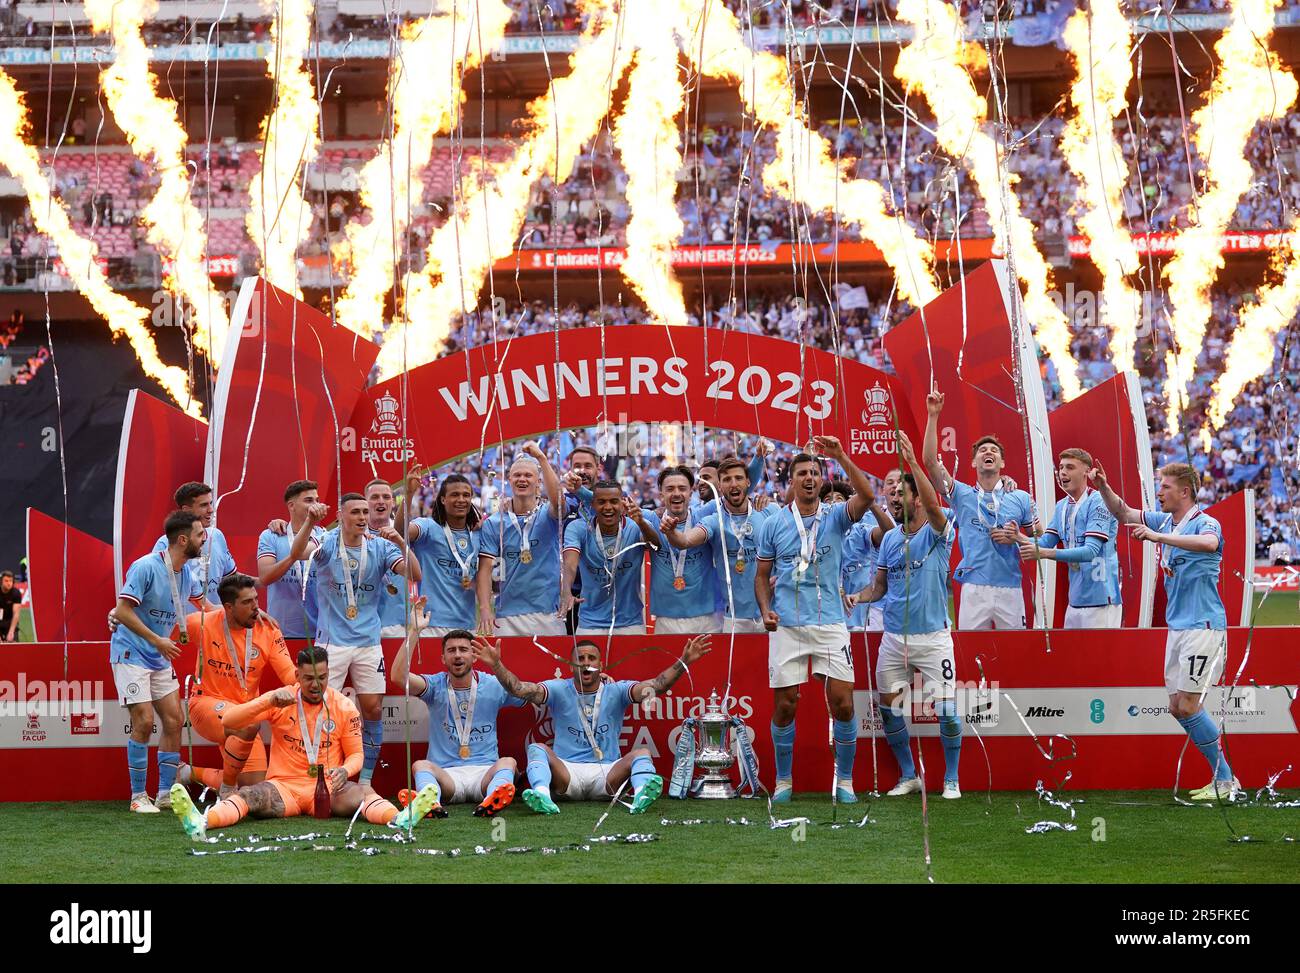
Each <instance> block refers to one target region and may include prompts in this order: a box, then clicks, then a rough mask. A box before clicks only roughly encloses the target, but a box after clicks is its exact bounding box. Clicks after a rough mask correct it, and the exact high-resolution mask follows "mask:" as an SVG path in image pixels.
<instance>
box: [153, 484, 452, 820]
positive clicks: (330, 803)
mask: <svg viewBox="0 0 1300 973" xmlns="http://www.w3.org/2000/svg"><path fill="white" fill-rule="evenodd" d="M353 496H356V497H357V498H358V500H360V501H361V502H364V498H363V497H361V496H360V494H353ZM357 527H358V530H360V528H361V523H360V522H358V524H357ZM297 661H298V665H297V668H296V670H295V672H294V680H295V681H294V684H293V685H289V686H281V687H280V688H279V689H273V690H271V691H270V692H267V693H263V694H262V695H261V696H258V697H257V698H255V699H253V700H250V701H249V702H247V703H240V704H238V705H236V706H231V707H230V708H229V709H227V710H226V711H225V712H224V713H223V714H222V716H221V722H222V724H223V725H224V726H225V728H226V729H227V730H231V731H238V730H243V729H246V728H248V727H250V726H256V725H257V724H259V723H261V722H262V721H263V720H266V721H267V722H268V723H270V724H271V759H270V765H269V767H268V770H267V773H266V780H264V781H262V782H261V783H259V784H252V785H250V786H248V787H241V788H240V789H239V790H237V791H235V793H233V794H230V795H228V796H226V797H224V798H222V799H221V800H220V801H218V802H217V803H216V804H214V805H213V806H212V807H210V808H208V810H207V811H206V812H201V811H199V809H198V808H196V807H195V806H194V802H193V801H192V800H191V799H190V795H189V793H188V792H187V791H186V790H185V788H184V787H183V786H182V785H180V784H177V785H176V786H174V787H173V788H172V790H171V798H172V801H171V803H172V810H173V811H174V812H175V813H176V816H177V817H178V818H179V819H180V821H181V826H182V827H183V828H184V829H185V833H186V834H187V835H189V836H190V838H191V839H192V840H194V841H204V840H206V838H207V831H208V828H228V827H230V826H231V825H232V824H236V823H238V822H239V821H242V820H243V819H244V818H245V817H247V816H248V815H250V814H251V815H252V816H253V817H255V818H291V817H296V816H297V815H299V814H313V813H316V812H317V803H316V799H317V795H318V787H317V783H318V781H319V780H320V779H321V778H322V777H323V778H324V779H325V782H326V788H325V790H326V793H324V794H322V795H320V796H321V798H322V803H323V804H324V805H325V806H323V807H320V808H319V812H320V813H321V814H323V815H328V816H329V817H336V818H350V817H352V816H353V815H354V814H358V813H359V814H360V816H361V817H363V818H364V819H365V820H366V821H369V822H370V823H371V824H390V825H391V826H392V827H394V828H409V827H414V826H415V825H416V824H417V823H418V822H419V820H420V819H421V818H423V817H424V816H425V815H426V814H427V813H428V812H429V809H430V808H432V807H433V805H434V804H435V803H437V798H438V795H437V793H436V792H435V789H434V788H433V787H426V788H425V789H424V790H422V791H421V792H420V793H419V794H418V795H417V796H416V798H415V800H413V801H412V802H411V804H410V806H409V807H407V808H404V809H403V810H401V811H398V810H397V808H396V807H394V806H393V805H392V804H391V803H389V802H388V801H386V800H384V799H383V798H382V797H380V796H379V795H378V794H376V793H374V791H372V790H370V788H368V787H366V786H364V785H362V784H358V783H356V782H355V781H352V780H349V779H348V778H350V777H351V776H352V775H354V774H355V773H356V772H357V771H358V770H360V769H361V762H362V744H361V715H360V714H359V713H358V712H357V708H356V707H355V706H354V705H352V701H351V700H350V699H348V698H347V697H346V696H344V695H343V694H342V693H341V692H339V691H338V690H336V689H333V688H332V687H330V686H329V681H330V661H329V655H328V653H327V652H326V651H325V649H323V648H321V647H320V646H319V645H315V646H308V647H307V648H305V649H303V650H301V651H300V652H299V653H298V660H297Z"/></svg>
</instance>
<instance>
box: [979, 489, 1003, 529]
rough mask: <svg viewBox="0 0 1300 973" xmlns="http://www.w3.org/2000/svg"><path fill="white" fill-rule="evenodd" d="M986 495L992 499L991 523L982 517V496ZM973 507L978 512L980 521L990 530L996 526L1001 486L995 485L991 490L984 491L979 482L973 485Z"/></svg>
mask: <svg viewBox="0 0 1300 973" xmlns="http://www.w3.org/2000/svg"><path fill="white" fill-rule="evenodd" d="M985 497H988V498H989V499H990V500H992V501H993V503H992V506H993V523H992V524H990V523H989V522H988V521H986V520H985V519H984V498H985ZM975 509H976V510H977V511H978V513H979V517H980V523H981V524H983V525H984V526H985V527H988V528H989V529H990V530H991V529H993V528H994V527H997V526H998V514H999V513H1001V511H1002V487H1001V486H995V487H994V488H993V490H992V492H989V493H986V492H985V491H984V488H983V487H982V486H980V485H979V484H976V485H975Z"/></svg>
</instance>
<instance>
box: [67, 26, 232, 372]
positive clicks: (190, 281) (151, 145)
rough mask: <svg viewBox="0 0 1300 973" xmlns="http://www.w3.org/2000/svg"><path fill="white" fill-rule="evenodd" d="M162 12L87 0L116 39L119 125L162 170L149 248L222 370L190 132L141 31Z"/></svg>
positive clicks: (113, 70)
mask: <svg viewBox="0 0 1300 973" xmlns="http://www.w3.org/2000/svg"><path fill="white" fill-rule="evenodd" d="M156 9H157V3H156V2H155V0H86V13H87V14H88V15H89V16H90V21H91V24H92V26H93V27H94V29H95V31H96V32H97V33H101V34H111V35H112V37H113V63H112V65H111V66H110V67H109V68H108V69H107V70H106V71H105V72H104V74H103V77H102V80H101V87H102V88H103V91H104V97H105V98H106V100H107V101H108V107H109V109H110V110H111V111H112V112H113V118H114V120H115V121H116V122H117V124H118V126H119V127H120V128H121V129H122V131H123V133H124V134H125V135H126V138H127V141H128V142H130V143H131V149H132V150H133V151H134V152H135V154H136V155H137V156H138V157H139V158H141V159H144V160H147V161H150V162H152V163H153V165H154V167H155V168H156V169H157V171H158V175H159V182H158V191H157V193H155V194H154V197H153V199H151V200H150V201H149V204H148V205H147V206H145V208H144V209H143V210H141V211H140V221H141V223H143V224H144V227H145V230H146V234H147V236H148V239H149V242H150V243H152V244H153V245H154V247H155V248H157V250H158V252H159V254H160V255H161V256H162V258H163V261H164V268H165V271H164V277H163V280H164V283H165V284H166V286H167V289H168V290H169V291H171V292H172V294H174V295H175V296H177V297H179V298H182V299H183V300H184V301H185V302H186V304H187V305H188V306H189V309H190V310H191V312H192V319H193V323H194V330H193V339H192V340H193V342H194V347H195V348H196V349H197V350H199V351H200V352H203V353H204V354H206V355H207V357H208V361H209V362H210V363H211V364H212V365H213V367H216V366H217V365H219V364H220V362H221V354H222V349H223V347H224V346H225V340H226V331H227V330H228V329H229V327H230V318H229V317H228V316H227V312H226V304H225V300H224V299H223V298H222V296H221V292H220V291H218V290H217V289H216V288H215V287H214V286H213V284H212V278H211V277H209V276H208V273H207V267H206V254H207V247H208V241H207V231H206V228H205V226H204V223H203V217H202V215H201V214H200V213H199V211H198V209H197V208H196V207H195V206H194V203H193V202H192V201H191V199H190V178H189V170H188V169H186V167H185V143H186V135H185V130H184V129H183V128H182V127H181V124H180V120H179V119H178V118H177V115H176V102H174V101H172V100H171V99H170V98H162V97H159V95H158V93H157V90H156V85H157V79H156V78H155V77H154V75H153V73H152V72H151V71H150V70H149V49H148V48H147V47H146V46H145V43H144V38H143V37H142V36H141V34H140V27H141V25H142V24H143V23H144V22H145V21H146V20H148V19H149V18H150V17H152V16H153V14H154V12H155V10H156Z"/></svg>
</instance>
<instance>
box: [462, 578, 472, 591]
mask: <svg viewBox="0 0 1300 973" xmlns="http://www.w3.org/2000/svg"><path fill="white" fill-rule="evenodd" d="M460 586H461V587H462V588H464V589H465V590H466V591H469V586H470V580H469V577H468V576H467V575H461V578H460Z"/></svg>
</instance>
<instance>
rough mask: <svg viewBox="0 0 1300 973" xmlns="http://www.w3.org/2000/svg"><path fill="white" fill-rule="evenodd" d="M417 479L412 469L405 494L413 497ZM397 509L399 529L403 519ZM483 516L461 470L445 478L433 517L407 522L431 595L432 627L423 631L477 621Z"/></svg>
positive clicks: (442, 631) (424, 588) (435, 633)
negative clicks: (477, 582)
mask: <svg viewBox="0 0 1300 973" xmlns="http://www.w3.org/2000/svg"><path fill="white" fill-rule="evenodd" d="M418 489H419V478H418V477H417V476H415V475H414V474H412V475H411V476H410V477H409V478H408V480H407V483H406V495H407V496H408V497H413V496H415V492H416V490H418ZM403 521H404V518H403V511H402V510H398V514H397V523H398V529H399V530H400V529H401V525H402V524H403ZM482 523H483V515H482V514H481V513H479V509H478V507H476V506H474V488H473V487H472V486H470V482H469V480H468V479H466V478H465V477H464V476H462V475H461V474H459V473H453V474H451V475H450V476H446V477H443V479H442V482H441V483H440V484H438V495H437V497H436V498H435V499H434V501H433V512H432V516H429V517H417V518H415V519H414V520H412V521H411V522H410V523H409V524H407V525H406V537H407V538H408V539H409V540H410V542H411V550H412V551H413V552H414V553H415V555H416V557H418V558H419V559H420V572H421V574H422V576H423V578H422V580H421V582H420V594H421V595H422V596H423V597H424V598H425V599H426V600H427V605H428V613H429V627H428V628H427V629H426V630H425V632H424V634H425V635H427V636H432V637H433V638H441V637H442V636H444V635H446V634H447V633H448V632H450V631H452V630H453V629H465V630H468V631H473V630H474V628H475V627H476V626H477V625H478V606H477V599H476V598H475V591H474V575H475V574H476V573H477V572H478V549H479V527H480V526H482Z"/></svg>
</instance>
